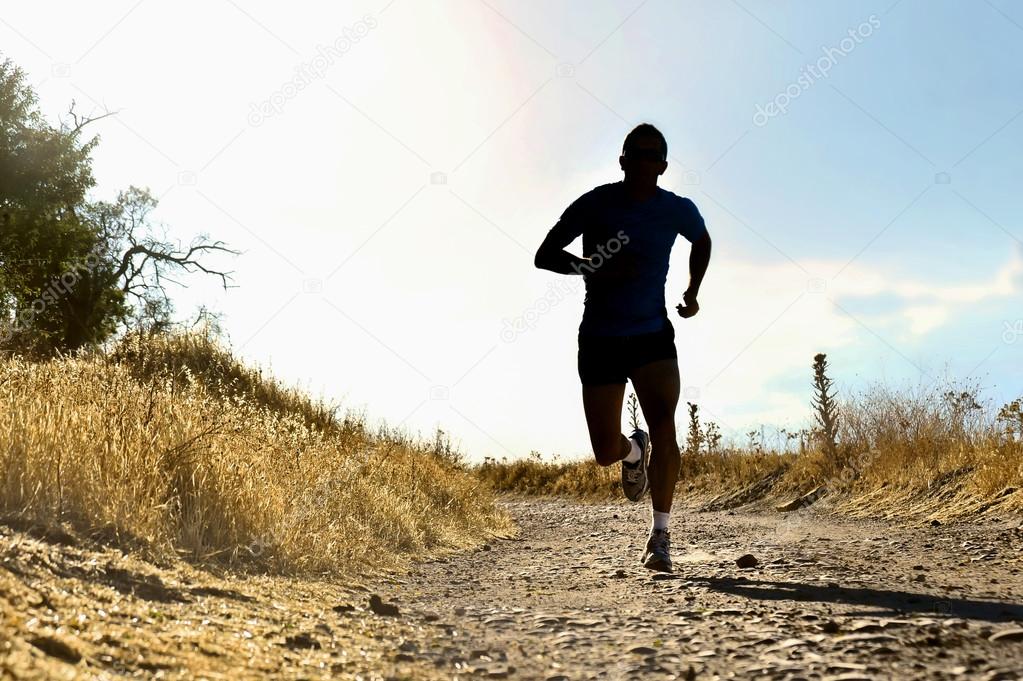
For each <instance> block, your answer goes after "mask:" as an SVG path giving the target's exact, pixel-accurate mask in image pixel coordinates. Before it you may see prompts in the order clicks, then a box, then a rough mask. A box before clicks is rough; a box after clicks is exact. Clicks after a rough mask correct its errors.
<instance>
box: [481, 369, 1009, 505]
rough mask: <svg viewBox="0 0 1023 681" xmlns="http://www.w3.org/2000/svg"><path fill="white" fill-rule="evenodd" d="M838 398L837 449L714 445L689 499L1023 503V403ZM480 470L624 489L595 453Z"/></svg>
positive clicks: (960, 394)
mask: <svg viewBox="0 0 1023 681" xmlns="http://www.w3.org/2000/svg"><path fill="white" fill-rule="evenodd" d="M1014 404H1015V405H1016V406H1014ZM838 407H839V414H840V416H839V419H838V432H837V434H836V435H837V446H836V448H835V450H834V451H833V453H832V454H830V455H829V454H828V453H827V451H828V449H829V448H828V446H827V443H826V442H821V441H820V438H817V439H812V440H811V442H810V444H809V446H808V447H806V449H805V450H804V451H802V452H798V453H797V452H795V451H791V450H784V449H783V450H771V449H769V448H765V447H763V446H762V445H760V446H757V445H754V446H745V447H740V446H734V445H733V446H727V447H718V448H715V449H714V451H712V452H708V451H706V448H705V447H704V448H701V450H700V451H699V453H698V454H695V455H692V454H683V466H682V472H681V475H680V479H679V487H678V494H679V497H680V498H682V499H688V500H690V501H692V500H697V501H701V502H704V501H707V500H708V499H711V500H716V501H717V502H722V503H718V505H740V504H743V503H747V502H750V501H756V500H758V499H768V500H778V499H783V498H791V497H793V496H795V495H801V494H805V493H807V492H810V491H811V490H814V489H815V488H817V487H819V486H823V487H824V488H825V489H826V490H827V491H828V494H829V495H830V496H831V497H832V498H833V499H839V500H841V504H840V505H839V507H840V508H841V509H843V510H844V511H846V512H849V513H853V514H857V515H877V514H881V515H891V516H896V515H916V514H924V515H929V516H934V517H955V516H962V515H969V514H971V513H975V512H979V511H987V510H989V509H992V508H994V507H996V506H997V509H996V510H998V511H999V512H1010V511H1017V510H1019V509H1020V508H1023V491H1021V490H1023V437H1021V434H1020V429H1021V426H1023V419H1021V418H1020V415H1019V411H1020V409H1019V405H1018V402H1017V403H1011V404H1008V405H1003V406H1002V407H1000V408H996V407H995V406H994V405H993V404H990V403H984V402H982V401H981V400H980V397H979V389H978V388H977V386H976V385H971V384H959V383H956V382H944V383H940V382H939V383H936V384H933V385H931V386H930V387H928V388H922V389H915V390H914V389H902V390H898V389H893V388H890V387H886V386H884V385H879V384H875V385H873V386H871V387H869V388H867V389H866V390H864V391H863V392H861V393H859V394H855V395H852V396H850V397H849V398H847V399H844V400H839V402H838ZM678 432H680V433H682V432H685V430H684V429H683V428H681V427H680V428H678ZM684 444H685V443H680V448H681V449H682V450H683V451H685V450H686V447H685V446H684ZM704 444H705V443H704ZM475 470H476V473H477V475H479V476H480V477H481V478H482V479H483V480H485V481H486V482H487V483H488V484H489V485H490V486H491V487H492V488H493V489H495V490H497V491H501V492H511V493H517V494H566V495H571V496H576V497H579V498H583V499H594V500H596V499H607V498H615V497H618V496H620V492H619V491H618V487H617V479H618V477H617V476H618V468H617V466H612V467H610V468H607V469H602V468H600V467H599V466H597V465H596V464H595V463H593V462H592V461H572V462H567V463H556V462H555V463H550V462H545V461H543V460H542V457H541V456H540V455H539V454H536V453H534V455H533V456H532V457H531V458H530V459H527V460H521V461H514V462H495V461H487V462H486V463H484V464H483V465H480V466H477V467H476V469H475Z"/></svg>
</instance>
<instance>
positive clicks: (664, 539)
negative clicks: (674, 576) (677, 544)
mask: <svg viewBox="0 0 1023 681" xmlns="http://www.w3.org/2000/svg"><path fill="white" fill-rule="evenodd" d="M643 567H645V568H647V569H648V570H657V571H658V572H671V533H670V532H669V531H668V530H651V531H650V538H649V539H647V540H646V551H645V552H644V553H643Z"/></svg>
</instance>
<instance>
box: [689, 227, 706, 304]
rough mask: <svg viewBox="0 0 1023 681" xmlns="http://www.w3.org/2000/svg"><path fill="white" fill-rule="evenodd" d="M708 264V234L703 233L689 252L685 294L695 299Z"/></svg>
mask: <svg viewBox="0 0 1023 681" xmlns="http://www.w3.org/2000/svg"><path fill="white" fill-rule="evenodd" d="M708 264H710V234H708V233H706V232H705V233H704V234H703V236H702V237H700V238H699V239H697V240H696V241H694V242H693V247H692V249H691V250H690V251H689V288H688V289H686V293H691V294H692V297H693V298H694V299H695V298H696V295H697V294H698V293H699V292H700V284H702V283H703V275H704V274H706V273H707V265H708Z"/></svg>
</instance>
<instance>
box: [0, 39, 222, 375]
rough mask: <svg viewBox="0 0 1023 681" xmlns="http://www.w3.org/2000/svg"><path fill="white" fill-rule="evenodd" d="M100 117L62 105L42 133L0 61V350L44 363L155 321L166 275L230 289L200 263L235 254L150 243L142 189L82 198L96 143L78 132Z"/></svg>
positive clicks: (20, 83) (200, 243)
mask: <svg viewBox="0 0 1023 681" xmlns="http://www.w3.org/2000/svg"><path fill="white" fill-rule="evenodd" d="M109 115H113V114H112V113H109V112H108V113H105V114H103V115H101V116H97V117H93V118H89V117H82V116H79V115H78V114H77V113H76V112H75V109H74V102H72V104H71V107H70V109H69V111H68V117H67V118H66V119H63V120H61V121H60V123H59V125H57V126H53V125H50V124H49V123H48V122H47V121H46V120H45V119H44V117H43V116H42V114H41V113H40V112H39V109H38V100H37V98H36V95H35V93H34V92H33V91H32V88H31V87H30V86H29V85H27V84H26V82H25V74H24V72H23V71H22V70H21V69H20V68H19V67H17V66H16V65H14V64H13V63H12V62H11V60H10V59H5V60H3V61H2V62H0V348H3V349H8V350H16V351H21V352H26V353H32V354H38V355H47V354H52V353H54V352H58V351H70V350H75V349H77V348H80V347H83V346H85V345H87V344H97V343H101V342H103V341H104V340H106V339H108V338H109V337H111V336H112V335H114V334H115V333H116V332H117V331H118V329H119V328H123V327H126V326H129V325H135V324H140V323H146V322H149V323H150V324H151V325H157V326H158V325H159V324H160V323H165V322H166V321H167V320H168V319H169V316H170V311H171V305H170V299H169V297H168V295H167V292H166V288H165V284H166V283H167V282H172V281H174V280H173V279H171V278H170V277H169V275H170V274H172V273H173V272H177V271H184V272H193V271H197V270H198V271H202V272H205V273H207V274H213V275H216V276H219V277H220V278H221V281H222V283H223V285H224V286H225V288H226V287H227V286H228V277H229V274H230V273H225V272H220V271H217V270H215V269H212V268H210V267H208V266H207V265H205V264H203V263H202V262H200V260H199V258H200V257H204V256H208V255H209V254H211V253H212V252H214V251H223V252H226V253H235V251H232V250H230V249H228V248H226V247H224V245H223V244H222V243H221V242H216V241H213V242H211V241H210V240H209V239H208V238H207V237H205V236H200V237H197V238H196V239H195V240H193V242H192V243H191V244H190V246H189V247H188V248H181V247H178V246H175V245H174V244H172V243H170V242H168V241H167V240H166V239H161V238H158V237H157V236H156V229H155V228H154V226H153V225H152V224H151V222H150V221H149V215H150V213H151V212H152V210H153V208H155V207H156V203H157V202H156V199H154V198H153V197H152V196H151V195H150V194H149V192H148V191H146V190H144V189H139V188H136V187H130V188H129V189H128V190H127V191H123V192H121V193H120V194H119V195H118V197H117V200H116V201H114V202H113V203H108V202H103V201H91V200H90V199H89V196H88V194H89V191H90V190H91V189H92V188H93V187H94V186H95V179H94V177H93V174H92V159H91V153H92V151H93V149H94V148H95V146H96V144H97V143H98V141H99V138H98V137H92V138H89V139H86V135H85V129H86V127H87V126H88V125H89V124H91V123H93V122H95V121H97V120H99V119H101V118H105V117H106V116H109ZM175 283H177V282H175Z"/></svg>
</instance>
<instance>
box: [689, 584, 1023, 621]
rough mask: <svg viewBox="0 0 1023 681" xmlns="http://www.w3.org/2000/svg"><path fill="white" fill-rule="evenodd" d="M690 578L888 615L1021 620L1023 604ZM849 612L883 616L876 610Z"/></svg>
mask: <svg viewBox="0 0 1023 681" xmlns="http://www.w3.org/2000/svg"><path fill="white" fill-rule="evenodd" d="M692 581H695V582H702V583H705V584H706V585H707V586H708V587H709V588H710V589H713V590H714V591H720V592H722V593H729V594H734V595H736V596H741V597H743V598H750V599H758V600H767V601H781V600H786V601H818V602H822V603H846V604H853V605H865V606H873V607H874V608H878V609H881V610H886V611H889V613H888V614H890V615H896V614H906V613H914V614H923V615H930V616H936V617H949V616H951V617H961V618H964V619H974V620H987V621H989V622H1006V621H1011V620H1018V621H1023V605H1020V604H1018V603H1009V602H1005V601H994V600H991V601H988V600H975V599H967V598H954V597H952V596H936V595H934V594H926V593H913V592H910V591H890V590H887V589H871V588H868V587H846V586H838V585H832V586H828V585H827V584H820V585H817V584H804V583H800V582H777V581H768V580H757V579H745V578H743V577H739V578H715V577H711V578H703V579H699V578H697V579H694V580H692ZM850 614H861V615H875V616H877V615H882V614H884V613H879V612H876V611H875V612H854V613H850Z"/></svg>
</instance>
